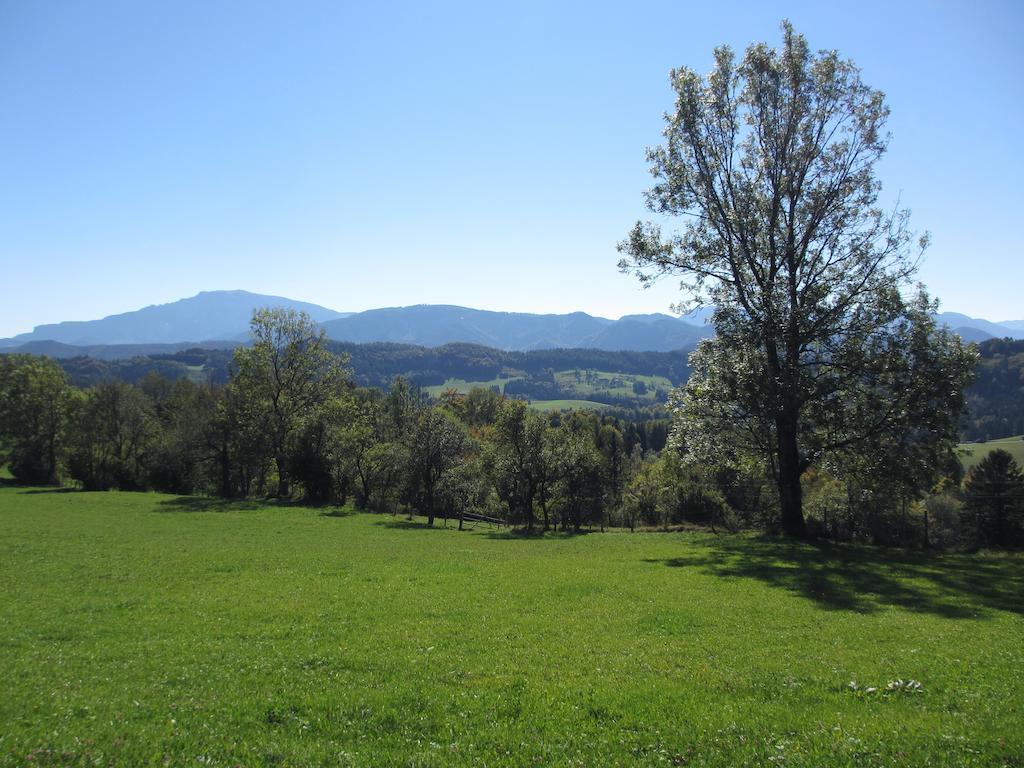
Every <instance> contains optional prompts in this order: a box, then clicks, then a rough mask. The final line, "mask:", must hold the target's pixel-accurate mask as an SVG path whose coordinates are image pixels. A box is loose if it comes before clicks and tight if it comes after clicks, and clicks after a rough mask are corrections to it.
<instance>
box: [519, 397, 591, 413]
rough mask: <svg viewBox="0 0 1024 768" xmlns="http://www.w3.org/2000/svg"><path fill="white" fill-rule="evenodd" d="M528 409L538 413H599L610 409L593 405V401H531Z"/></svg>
mask: <svg viewBox="0 0 1024 768" xmlns="http://www.w3.org/2000/svg"><path fill="white" fill-rule="evenodd" d="M530 407H531V408H533V409H535V410H538V411H544V412H548V411H568V410H573V409H577V408H578V409H581V410H587V411H600V410H603V409H605V408H611V406H610V405H608V404H607V403H595V402H594V401H593V400H531V401H530Z"/></svg>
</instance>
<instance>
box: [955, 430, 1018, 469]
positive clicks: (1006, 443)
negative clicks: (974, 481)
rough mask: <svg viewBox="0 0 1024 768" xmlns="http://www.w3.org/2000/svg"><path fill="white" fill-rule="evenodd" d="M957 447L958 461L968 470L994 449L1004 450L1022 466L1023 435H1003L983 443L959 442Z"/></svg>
mask: <svg viewBox="0 0 1024 768" xmlns="http://www.w3.org/2000/svg"><path fill="white" fill-rule="evenodd" d="M958 448H959V452H960V463H961V464H963V466H964V469H965V470H969V469H970V468H971V467H973V466H974V465H975V464H977V463H978V462H979V461H981V460H982V459H983V458H985V457H986V456H988V455H989V454H990V453H992V451H994V450H996V449H1000V450H1003V451H1006V452H1007V453H1009V454H1010V455H1011V456H1013V458H1014V460H1015V461H1016V462H1017V463H1018V464H1020V465H1021V466H1024V435H1016V436H1015V437H1003V438H1000V439H998V440H989V441H987V442H984V443H960V445H959V446H958Z"/></svg>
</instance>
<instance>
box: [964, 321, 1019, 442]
mask: <svg viewBox="0 0 1024 768" xmlns="http://www.w3.org/2000/svg"><path fill="white" fill-rule="evenodd" d="M978 351H979V353H980V357H979V359H978V366H977V369H976V371H975V379H974V383H973V384H972V385H971V387H970V388H969V389H968V390H967V419H966V424H965V426H964V432H963V436H964V440H970V441H977V440H995V439H997V438H1001V437H1010V436H1012V435H1021V434H1024V341H1019V340H1018V341H1013V340H1011V339H989V340H988V341H985V342H982V343H981V344H979V345H978Z"/></svg>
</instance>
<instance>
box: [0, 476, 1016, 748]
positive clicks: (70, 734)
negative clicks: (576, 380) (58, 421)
mask: <svg viewBox="0 0 1024 768" xmlns="http://www.w3.org/2000/svg"><path fill="white" fill-rule="evenodd" d="M1022 614H1024V557H1022V556H1021V555H988V556H986V555H975V556H966V555H957V556H953V555H946V556H939V555H928V554H915V553H910V554H908V553H903V552H900V551H896V550H881V549H874V548H867V547H853V546H826V545H821V546H817V545H811V544H792V543H787V542H784V541H776V540H765V539H760V538H751V537H746V536H720V537H716V536H713V535H711V534H707V535H704V534H694V533H689V534H655V533H645V534H640V533H638V534H628V533H607V534H590V535H580V536H560V535H554V536H548V537H544V538H539V537H538V538H528V537H521V536H515V535H509V534H507V533H505V532H500V533H499V532H497V531H490V530H486V529H477V530H475V531H471V532H461V533H460V532H458V531H456V530H454V528H449V529H447V530H445V529H443V528H441V527H437V528H435V529H427V528H425V527H423V526H422V525H421V524H420V523H418V522H407V521H405V520H404V519H402V518H392V517H386V516H372V515H356V514H352V515H348V516H329V515H328V514H325V510H319V509H311V508H306V507H301V506H271V505H263V504H259V503H255V502H244V503H226V502H221V501H217V500H207V499H190V498H177V497H172V496H163V495H157V494H128V493H82V492H60V491H49V490H31V489H29V490H26V489H17V488H11V487H6V488H0V664H2V667H0V669H2V673H3V674H2V678H0V680H2V695H0V765H12V766H13V765H26V766H27V765H76V766H78V765H81V766H85V765H90V766H91V765H104V766H106V765H117V766H141V765H155V766H163V765H175V766H184V765H202V766H211V765H213V766H234V765H243V766H261V765H274V766H310V765H381V766H444V765H460V766H461V765H466V766H484V765H486V766H503V765H515V766H534V765H544V766H568V765H579V766H606V765H620V766H634V765H641V766H647V765H649V766H655V765H657V766H662V765H665V766H671V765H721V766H736V765H749V766H766V765H775V766H822V765H843V766H908V765H929V766H940V765H948V766H978V765H992V766H999V765H1007V766H1009V765H1013V766H1019V765H1022V764H1024V728H1021V713H1022V712H1024V616H1022ZM897 679H902V680H908V679H913V680H916V681H919V682H920V683H921V685H922V686H923V691H921V692H912V691H907V690H898V691H892V692H887V693H883V692H882V691H881V689H883V688H884V687H885V686H886V685H887V684H888V683H889V682H890V681H896V680H897ZM853 681H855V682H856V684H857V689H856V690H855V689H854V688H852V687H850V685H849V684H850V683H851V682H853ZM869 688H877V689H879V690H875V691H870V692H869V691H868V689H869Z"/></svg>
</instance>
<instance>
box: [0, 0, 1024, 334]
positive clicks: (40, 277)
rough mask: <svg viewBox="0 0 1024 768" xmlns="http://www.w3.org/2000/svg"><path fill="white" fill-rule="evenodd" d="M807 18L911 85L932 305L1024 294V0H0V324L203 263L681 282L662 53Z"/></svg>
mask: <svg viewBox="0 0 1024 768" xmlns="http://www.w3.org/2000/svg"><path fill="white" fill-rule="evenodd" d="M784 17H788V18H789V19H790V20H791V21H792V22H793V23H794V25H795V27H796V29H797V30H798V31H799V32H801V33H803V34H804V35H806V36H807V38H808V40H809V42H810V44H811V46H812V47H813V48H816V49H817V48H835V49H838V50H839V51H840V52H841V53H842V54H843V55H844V56H846V57H849V58H852V59H853V60H854V61H855V62H856V63H857V64H858V65H859V66H860V67H861V69H862V71H863V77H864V80H865V82H867V83H868V84H869V85H871V86H872V87H875V88H879V89H881V90H883V91H884V92H885V93H886V95H887V99H888V103H889V105H890V107H891V109H892V117H891V119H890V123H889V127H890V129H891V131H892V134H893V140H892V143H891V145H890V150H889V154H888V155H887V156H886V158H885V160H884V161H883V163H882V164H881V166H880V168H879V174H880V176H881V178H882V180H883V183H884V185H885V186H884V191H883V199H884V200H887V201H895V200H896V198H897V196H899V199H900V200H901V202H902V204H903V205H905V206H907V207H909V208H910V209H911V210H912V211H913V217H912V222H913V225H914V227H915V228H916V229H918V230H925V229H927V230H929V231H930V232H931V233H932V239H933V246H932V248H931V249H930V250H929V252H928V255H927V259H926V261H925V263H924V265H923V268H922V271H921V278H922V279H923V280H924V282H926V283H927V284H928V285H929V287H930V288H931V290H932V292H933V293H934V294H936V295H937V296H939V297H940V298H941V299H942V301H943V308H944V309H948V310H955V311H962V312H965V313H967V314H972V315H975V316H982V317H986V318H988V319H991V320H1007V319H1020V318H1024V301H1022V300H1021V298H1020V297H1021V289H1022V286H1024V258H1022V254H1021V247H1020V244H1019V239H1018V237H1017V231H1018V221H1019V219H1020V210H1019V209H1020V207H1021V201H1022V195H1021V192H1020V189H1021V186H1020V185H1021V183H1022V179H1024V160H1022V153H1021V151H1020V149H1019V141H1020V140H1019V132H1020V126H1021V124H1022V118H1024V114H1022V113H1024V107H1022V105H1024V98H1022V96H1024V93H1022V91H1024V46H1022V45H1021V44H1020V40H1021V39H1022V38H1024V4H1022V3H1019V2H987V3H967V2H962V3H952V2H937V1H933V2H891V1H890V2H883V3H873V2H829V3H823V2H820V0H819V1H818V2H808V3H774V4H773V3H753V2H752V3H735V4H729V3H719V4H704V3H685V2H666V3H645V2H632V3H609V4H600V3H592V2H585V3H583V2H581V3H558V4H555V3H508V4H492V3H479V2H473V3H465V4H442V3H437V4H435V3H416V4H408V5H403V4H392V3H359V4H351V5H348V4H343V3H340V2H323V3H308V2H289V3H266V4H261V3H240V2H239V3H220V2H208V1H205V2H191V3H190V2H173V3H138V2H123V3H114V2H102V1H97V2H90V3H75V2H60V1H59V0H56V1H55V2H47V3H39V2H34V0H5V1H4V2H2V3H0V169H2V170H0V275H2V280H3V284H4V290H3V294H2V295H3V297H4V298H3V302H2V303H0V336H7V335H11V334H14V333H18V332H22V331H27V330H30V329H31V327H32V326H34V325H37V324H39V323H45V322H55V321H60V320H69V319H91V318H95V317H100V316H103V315H106V314H111V313H114V312H122V311H127V310H131V309H136V308H139V307H141V306H144V305H148V304H154V303H163V302H167V301H173V300H176V299H178V298H182V297H185V296H191V295H193V294H195V293H197V292H198V291H201V290H211V289H220V288H243V289H246V290H251V291H256V292H262V293H273V294H279V295H285V296H290V297H293V298H296V299H302V300H306V301H312V302H316V303H319V304H324V305H326V306H329V307H332V308H335V309H338V310H350V311H354V310H362V309H368V308H371V307H379V306H400V305H407V304H417V303H452V304H463V305H467V306H473V307H480V308H486V309H500V310H519V311H533V312H565V311H571V310H577V309H580V310H584V311H587V312H591V313H593V314H600V315H605V316H608V317H618V316H619V315H622V314H629V313H635V312H656V311H666V310H667V307H668V305H669V304H670V303H671V302H673V301H674V300H676V298H677V295H676V294H677V292H676V290H675V288H674V286H672V285H670V284H664V285H660V286H658V287H656V288H655V289H652V290H647V291H643V290H640V289H639V288H638V286H637V285H636V283H635V281H634V280H633V279H631V278H629V277H628V276H625V275H620V274H619V273H618V271H617V269H616V262H617V260H618V255H617V253H616V250H615V244H616V242H617V241H618V240H620V239H621V238H622V237H623V236H624V235H625V233H626V232H627V230H628V229H629V227H630V226H631V225H632V223H633V222H635V221H636V220H637V219H638V218H643V217H645V213H646V212H645V210H644V207H643V200H642V192H643V190H644V189H646V188H647V187H648V186H649V184H650V177H649V175H648V173H647V170H646V162H645V160H644V154H643V153H644V147H646V146H649V145H654V144H657V143H658V142H659V140H660V131H661V128H662V121H661V115H662V113H663V112H664V111H666V110H667V109H669V108H670V107H671V104H672V93H671V91H670V89H669V87H668V83H667V74H668V70H669V69H670V68H671V67H673V66H680V65H687V66H690V67H693V68H695V69H697V70H698V71H701V72H704V71H707V70H708V69H709V68H710V66H711V51H712V49H713V47H714V46H715V45H718V44H721V43H729V44H730V45H732V46H733V47H734V48H736V49H737V50H739V51H742V49H743V48H745V47H746V45H747V44H749V43H751V42H754V41H762V40H765V41H768V42H770V43H772V44H773V45H775V44H777V43H778V40H779V31H778V24H779V21H780V19H782V18H784Z"/></svg>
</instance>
